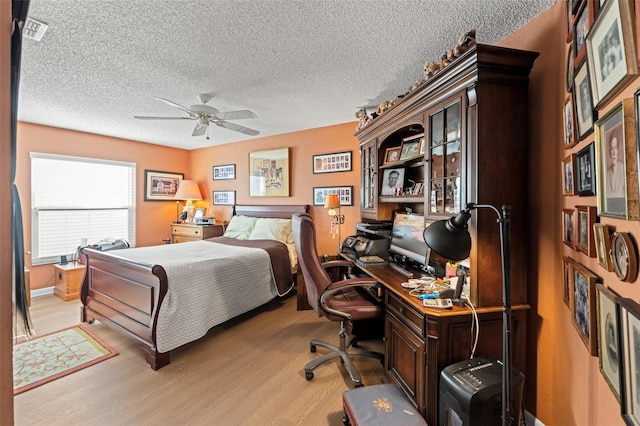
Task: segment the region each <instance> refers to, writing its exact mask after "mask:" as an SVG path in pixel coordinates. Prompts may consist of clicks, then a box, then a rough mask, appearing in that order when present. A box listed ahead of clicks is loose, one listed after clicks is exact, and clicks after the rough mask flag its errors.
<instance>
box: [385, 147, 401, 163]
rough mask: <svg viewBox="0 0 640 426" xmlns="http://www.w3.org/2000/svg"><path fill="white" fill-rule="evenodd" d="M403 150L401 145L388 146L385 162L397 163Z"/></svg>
mask: <svg viewBox="0 0 640 426" xmlns="http://www.w3.org/2000/svg"><path fill="white" fill-rule="evenodd" d="M401 152H402V147H401V146H395V147H393V148H387V150H386V151H385V152H384V164H389V163H395V162H396V161H399V160H400V153H401Z"/></svg>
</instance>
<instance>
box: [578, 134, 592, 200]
mask: <svg viewBox="0 0 640 426" xmlns="http://www.w3.org/2000/svg"><path fill="white" fill-rule="evenodd" d="M595 163H596V162H595V152H594V148H593V143H590V144H589V145H587V146H585V147H584V148H582V149H581V150H580V151H579V152H578V153H577V154H576V173H577V177H576V188H577V189H578V195H580V196H581V197H584V196H591V195H596V168H595V167H596V165H595Z"/></svg>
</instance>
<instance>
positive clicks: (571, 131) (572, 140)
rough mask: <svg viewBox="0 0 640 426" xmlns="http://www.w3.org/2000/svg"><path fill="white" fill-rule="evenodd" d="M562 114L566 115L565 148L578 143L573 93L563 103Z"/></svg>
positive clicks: (564, 120) (564, 121)
mask: <svg viewBox="0 0 640 426" xmlns="http://www.w3.org/2000/svg"><path fill="white" fill-rule="evenodd" d="M562 114H563V116H564V119H563V120H562V121H563V123H564V149H569V148H571V147H572V146H574V145H575V144H577V143H578V138H577V137H576V126H575V120H574V119H573V118H574V117H573V100H572V97H571V94H569V96H567V99H566V100H565V101H564V104H563V105H562Z"/></svg>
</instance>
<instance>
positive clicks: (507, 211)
mask: <svg viewBox="0 0 640 426" xmlns="http://www.w3.org/2000/svg"><path fill="white" fill-rule="evenodd" d="M480 208H488V209H491V210H493V211H494V212H495V213H496V214H497V215H498V223H499V224H500V252H501V255H502V331H503V336H502V424H503V426H505V425H511V424H512V423H513V421H514V416H513V400H512V398H511V394H512V389H511V374H510V373H511V246H510V240H511V206H509V205H505V206H502V212H500V210H498V209H497V208H496V207H494V206H492V205H488V204H474V203H468V204H467V205H466V206H465V208H464V210H463V211H461V212H460V213H459V214H458V215H457V216H455V217H452V218H451V219H448V220H440V221H437V222H434V223H432V224H431V226H429V227H428V228H426V229H425V230H424V233H423V236H424V241H425V242H426V243H427V245H428V246H429V247H431V250H433V251H435V252H436V253H438V254H439V255H440V256H442V257H444V258H446V259H450V260H455V261H458V260H463V259H466V258H467V257H468V256H469V253H470V252H471V236H470V235H469V230H468V226H467V223H468V222H469V219H471V210H476V209H480Z"/></svg>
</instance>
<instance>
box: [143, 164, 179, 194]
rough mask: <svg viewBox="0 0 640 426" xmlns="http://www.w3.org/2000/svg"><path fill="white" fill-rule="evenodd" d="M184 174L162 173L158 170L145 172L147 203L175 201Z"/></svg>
mask: <svg viewBox="0 0 640 426" xmlns="http://www.w3.org/2000/svg"><path fill="white" fill-rule="evenodd" d="M183 179H184V173H171V172H160V171H157V170H145V171H144V200H145V201H169V200H171V201H175V200H176V199H175V198H174V196H175V195H176V191H178V186H180V182H182V180H183Z"/></svg>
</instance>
